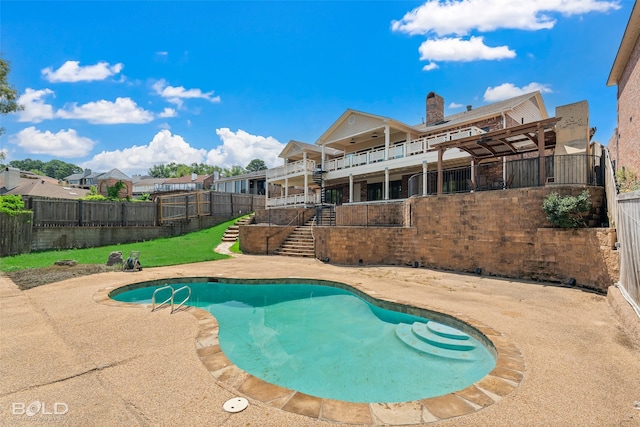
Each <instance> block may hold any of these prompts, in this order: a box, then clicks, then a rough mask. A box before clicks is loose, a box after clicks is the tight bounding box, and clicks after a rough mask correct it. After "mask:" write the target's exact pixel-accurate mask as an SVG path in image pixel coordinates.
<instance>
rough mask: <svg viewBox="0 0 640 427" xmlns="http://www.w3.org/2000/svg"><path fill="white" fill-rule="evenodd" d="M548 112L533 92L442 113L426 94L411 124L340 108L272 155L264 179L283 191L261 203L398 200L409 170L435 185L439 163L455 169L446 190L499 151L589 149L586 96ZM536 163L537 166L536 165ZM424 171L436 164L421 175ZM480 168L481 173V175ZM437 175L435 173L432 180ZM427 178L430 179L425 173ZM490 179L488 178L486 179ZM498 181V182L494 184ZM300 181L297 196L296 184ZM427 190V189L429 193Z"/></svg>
mask: <svg viewBox="0 0 640 427" xmlns="http://www.w3.org/2000/svg"><path fill="white" fill-rule="evenodd" d="M558 111H562V112H563V113H562V114H564V116H565V118H564V119H562V120H561V117H560V116H562V114H558V118H549V116H548V114H547V111H546V108H545V105H544V101H543V99H542V96H541V94H540V92H532V93H529V94H525V95H521V96H517V97H514V98H511V99H507V100H504V101H501V102H497V103H494V104H490V105H486V106H482V107H479V108H475V109H474V108H472V107H471V106H467V109H466V111H463V112H461V113H457V114H453V115H450V116H446V117H445V115H444V99H443V98H442V97H441V96H439V95H438V94H436V93H434V92H430V93H429V94H428V95H427V97H426V122H425V123H421V124H418V125H416V126H411V125H408V124H405V123H402V122H399V121H397V120H394V119H391V118H389V117H383V116H378V115H374V114H369V113H364V112H360V111H355V110H351V109H348V110H346V111H345V112H344V113H343V114H342V115H341V116H340V117H339V118H338V119H337V120H336V121H335V122H334V123H333V124H332V125H331V126H330V127H329V129H327V130H326V131H325V132H324V133H323V134H322V135H321V136H320V138H318V140H317V142H316V144H315V145H312V144H305V143H301V142H298V141H291V142H289V144H287V146H286V147H285V149H284V150H283V151H282V153H281V154H280V157H282V158H283V159H284V165H283V166H279V167H277V168H272V169H269V170H268V171H267V182H268V183H269V184H278V185H281V186H282V187H283V188H284V195H272V194H267V202H266V206H267V207H277V206H309V205H316V204H324V203H330V204H342V203H354V202H364V201H368V202H370V201H383V200H391V199H402V198H406V197H408V196H409V184H410V179H411V177H416V176H418V175H422V176H424V177H425V179H424V181H423V182H424V185H423V187H424V189H423V191H422V193H423V194H424V195H426V194H427V187H429V188H431V187H433V188H437V192H438V193H441V192H442V191H443V180H444V178H443V173H442V170H443V168H448V169H452V168H460V173H459V174H457V176H455V177H449V178H447V179H449V182H447V183H445V186H446V189H447V190H451V189H460V188H463V187H464V188H465V189H466V188H467V186H468V185H469V186H475V185H476V184H477V181H478V180H480V181H481V180H482V178H487V177H486V176H482V174H480V172H479V171H480V167H481V166H484V165H485V164H487V163H491V164H493V165H494V166H493V167H492V170H491V173H492V174H493V175H496V176H497V175H503V176H504V178H503V179H502V181H503V183H504V182H506V181H507V180H508V179H507V177H506V174H507V168H506V167H503V166H502V164H501V163H499V160H502V158H503V157H506V156H510V157H517V158H518V159H521V158H523V157H526V156H527V153H534V154H537V156H541V157H542V160H541V162H542V161H544V157H545V155H547V154H550V153H551V152H552V150H553V149H554V148H555V147H556V129H560V134H562V135H563V136H562V137H561V141H560V142H559V143H558V146H559V149H558V150H556V151H557V152H556V154H557V155H558V154H575V153H578V152H582V153H586V154H588V153H589V140H590V129H589V124H588V107H587V104H586V101H583V102H580V103H576V104H570V105H568V106H564V107H558V109H557V111H556V112H557V113H558ZM540 164H541V167H539V168H538V169H536V176H535V177H533V178H535V181H536V182H537V183H538V185H540V183H542V185H544V184H545V183H546V180H547V178H548V177H547V176H546V175H545V173H546V170H547V167H546V166H545V165H544V164H542V163H540ZM536 166H537V165H536ZM429 171H439V172H437V173H436V174H435V175H433V176H432V177H431V178H433V179H432V181H433V183H431V182H429V183H428V182H427V179H426V177H427V174H428V172H429ZM485 175H486V174H485ZM436 176H437V179H436ZM431 178H430V179H431ZM493 179H494V181H492V182H497V179H496V177H494V178H493ZM501 185H504V184H501ZM296 188H303V194H304V195H303V196H302V197H301V196H300V194H298V192H297V191H294V194H291V190H293V189H296ZM429 194H431V192H429Z"/></svg>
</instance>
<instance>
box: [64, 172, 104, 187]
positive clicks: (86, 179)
mask: <svg viewBox="0 0 640 427" xmlns="http://www.w3.org/2000/svg"><path fill="white" fill-rule="evenodd" d="M99 175H100V173H93V172H91V169H85V170H84V171H82V172H81V173H74V174H71V175H69V176H67V177H65V178H64V180H65V181H66V182H67V183H68V184H69V185H70V186H72V187H81V188H89V187H91V186H92V185H95V186H97V185H98V181H97V178H98V176H99Z"/></svg>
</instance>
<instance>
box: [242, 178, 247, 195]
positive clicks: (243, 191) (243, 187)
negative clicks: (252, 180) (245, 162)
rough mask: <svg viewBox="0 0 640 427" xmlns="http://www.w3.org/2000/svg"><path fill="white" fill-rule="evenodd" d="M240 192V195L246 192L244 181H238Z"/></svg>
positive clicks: (245, 182)
mask: <svg viewBox="0 0 640 427" xmlns="http://www.w3.org/2000/svg"><path fill="white" fill-rule="evenodd" d="M240 192H241V193H242V194H244V193H246V192H247V181H246V180H244V179H243V180H242V181H240Z"/></svg>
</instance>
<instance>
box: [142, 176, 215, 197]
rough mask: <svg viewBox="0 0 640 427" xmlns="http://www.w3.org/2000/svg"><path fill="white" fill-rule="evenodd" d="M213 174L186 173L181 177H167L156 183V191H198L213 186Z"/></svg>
mask: <svg viewBox="0 0 640 427" xmlns="http://www.w3.org/2000/svg"><path fill="white" fill-rule="evenodd" d="M212 181H213V177H212V176H211V175H197V174H195V173H193V174H191V175H184V176H181V177H180V178H165V179H164V180H163V181H162V183H158V184H155V186H154V191H153V192H154V193H166V192H175V191H198V190H205V189H207V188H209V187H210V186H211V182H212Z"/></svg>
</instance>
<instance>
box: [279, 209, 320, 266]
mask: <svg viewBox="0 0 640 427" xmlns="http://www.w3.org/2000/svg"><path fill="white" fill-rule="evenodd" d="M314 219H315V217H314V218H311V219H310V220H309V221H307V222H306V223H305V225H302V226H299V227H296V228H295V230H293V232H291V234H289V237H287V239H286V240H285V241H284V243H282V246H280V247H279V248H278V249H276V250H275V253H276V255H284V256H295V257H305V258H314V257H315V256H316V253H315V245H314V243H313V234H312V229H311V224H313V221H314Z"/></svg>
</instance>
